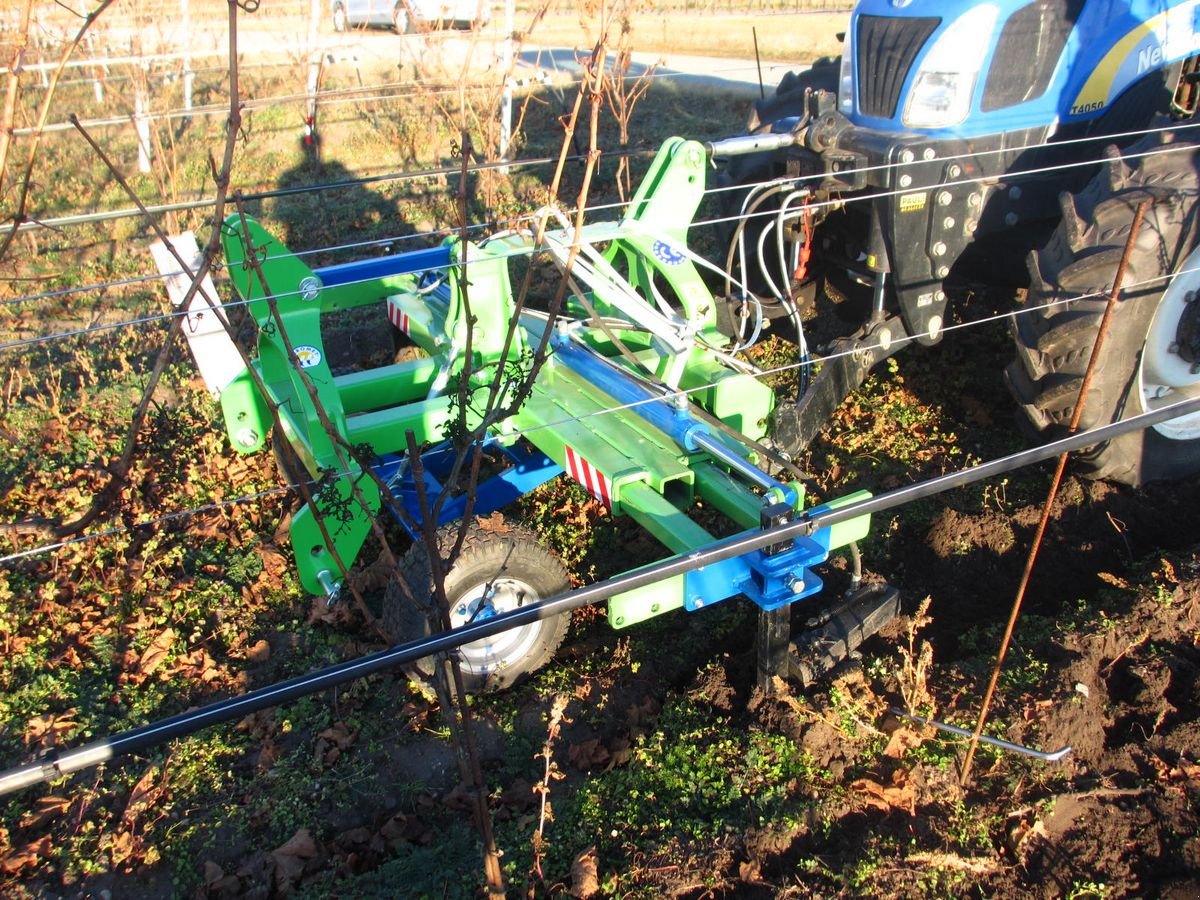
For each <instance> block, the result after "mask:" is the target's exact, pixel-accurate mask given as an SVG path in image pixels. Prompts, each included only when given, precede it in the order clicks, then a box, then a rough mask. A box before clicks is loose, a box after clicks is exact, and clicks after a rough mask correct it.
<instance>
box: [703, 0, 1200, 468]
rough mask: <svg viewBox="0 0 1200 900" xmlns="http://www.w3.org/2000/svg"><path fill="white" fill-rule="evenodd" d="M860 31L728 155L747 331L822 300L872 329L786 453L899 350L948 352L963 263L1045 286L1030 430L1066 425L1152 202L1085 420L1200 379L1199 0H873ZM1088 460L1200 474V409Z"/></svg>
mask: <svg viewBox="0 0 1200 900" xmlns="http://www.w3.org/2000/svg"><path fill="white" fill-rule="evenodd" d="M843 46H844V51H843V53H842V55H841V57H840V58H838V59H823V60H819V61H818V62H817V63H816V64H814V65H813V66H812V67H811V68H810V69H809V70H807V71H804V72H801V73H798V74H797V73H790V74H789V75H788V76H787V77H786V78H785V79H784V80H783V82H782V83H781V84H780V85H779V88H778V90H777V92H776V94H775V95H774V96H772V97H769V98H766V99H764V100H761V101H759V102H757V103H756V105H755V109H754V111H753V113H752V114H751V118H750V122H749V128H748V132H749V134H748V135H745V136H742V137H740V138H735V139H731V140H729V141H718V142H716V143H715V144H714V145H713V147H712V149H713V152H714V153H715V154H716V155H718V156H722V155H727V156H728V157H729V163H728V165H727V167H726V168H725V170H724V179H725V184H726V187H727V188H728V190H727V191H726V192H725V195H724V203H725V206H726V212H727V213H728V216H729V219H730V220H731V221H735V222H736V223H737V227H736V228H735V229H734V230H733V234H732V237H731V240H730V243H729V257H728V260H727V267H728V269H729V271H730V272H731V279H730V284H731V285H734V286H736V285H738V284H739V283H740V284H741V285H742V286H743V287H742V291H741V294H740V296H739V292H738V290H737V289H736V287H735V289H734V290H731V291H730V293H731V294H733V295H734V296H733V298H732V299H731V300H730V301H729V302H730V303H731V305H732V308H731V310H730V318H729V322H730V323H731V324H730V327H733V328H738V327H741V328H745V327H746V326H745V324H744V323H746V322H747V321H749V320H750V315H749V313H748V309H750V308H751V307H753V308H755V309H756V310H758V311H759V312H764V313H765V314H766V315H768V316H774V315H781V316H782V315H786V316H787V317H788V318H790V319H791V320H792V321H793V322H794V323H795V326H796V330H797V331H798V332H799V334H800V345H801V348H802V350H804V338H803V328H804V323H803V321H802V320H803V319H804V318H806V316H805V312H806V311H805V304H806V303H814V302H815V299H814V298H817V297H820V298H823V299H832V300H834V301H835V302H840V303H841V304H842V305H841V309H842V310H843V311H845V310H846V309H851V310H854V313H853V315H852V316H850V319H851V322H852V326H851V327H854V328H856V330H854V331H853V333H851V334H849V335H848V336H843V337H840V338H839V339H838V340H836V341H835V342H833V343H832V344H830V345H829V350H830V351H832V352H829V353H828V355H827V356H826V359H825V362H824V364H823V366H822V367H821V371H820V374H819V375H817V376H816V377H815V378H814V379H813V381H812V383H811V385H810V386H809V387H808V389H807V390H806V391H805V392H804V393H803V394H801V395H800V396H799V397H798V398H797V399H796V401H795V402H794V403H781V404H780V405H779V407H778V408H777V413H776V422H775V436H776V440H777V442H778V443H779V444H780V445H781V446H782V447H783V448H784V449H786V450H788V451H791V452H795V451H797V450H799V449H800V448H802V447H804V446H805V445H807V444H808V443H809V442H810V441H811V440H812V439H813V438H814V437H815V435H816V434H817V432H818V431H819V430H820V428H821V426H822V425H823V423H824V422H825V421H826V420H827V418H828V416H829V415H830V414H831V413H832V412H833V410H834V409H835V408H836V407H837V405H838V404H839V403H840V402H841V401H842V399H843V398H844V397H845V395H846V394H847V393H848V392H849V391H851V390H853V389H854V388H855V387H856V386H858V385H859V384H861V383H862V381H863V379H864V378H865V377H866V375H867V373H868V372H869V371H870V369H871V367H872V366H874V365H875V364H876V363H878V362H879V361H880V360H882V359H884V358H886V357H887V356H889V355H891V354H893V353H895V352H896V351H897V350H898V349H899V348H900V347H901V346H905V345H907V344H909V343H913V342H915V343H920V344H926V345H929V344H934V343H937V342H938V341H939V340H940V339H941V338H942V335H943V329H944V328H945V325H946V324H947V317H948V304H949V303H951V302H952V300H950V299H948V294H950V295H951V296H952V294H953V292H952V291H950V292H948V290H947V283H948V282H949V283H951V284H953V283H954V282H955V280H956V279H958V278H959V277H960V276H964V277H966V278H973V279H975V280H977V281H978V280H980V279H984V280H986V281H988V282H991V283H994V282H996V281H997V280H999V279H1004V280H1008V281H1010V282H1014V281H1015V282H1016V283H1018V286H1024V285H1027V286H1028V291H1027V294H1025V297H1024V300H1023V301H1022V303H1021V307H1020V308H1019V310H1018V314H1017V315H1015V316H1014V317H1013V319H1012V321H1013V322H1014V325H1013V338H1014V342H1015V351H1016V352H1015V359H1014V360H1013V362H1012V363H1011V365H1009V366H1008V368H1007V370H1006V372H1005V377H1006V381H1007V383H1008V385H1009V387H1010V389H1011V391H1012V393H1013V394H1014V395H1015V397H1016V399H1017V401H1018V403H1019V405H1020V410H1021V418H1022V419H1023V420H1024V422H1026V423H1027V424H1028V425H1030V426H1032V428H1033V429H1035V430H1036V431H1037V432H1040V433H1042V434H1043V435H1044V436H1046V437H1052V436H1056V435H1057V434H1060V433H1062V432H1063V431H1064V430H1065V428H1066V426H1067V423H1068V422H1069V420H1070V418H1071V413H1072V410H1073V408H1074V405H1075V403H1076V402H1077V399H1078V396H1079V392H1080V388H1081V383H1082V377H1083V373H1084V370H1085V368H1086V366H1087V363H1088V359H1089V356H1090V354H1091V348H1092V345H1093V342H1094V339H1095V336H1096V333H1097V330H1098V327H1099V322H1100V316H1101V313H1102V310H1103V308H1104V305H1105V299H1106V295H1107V293H1108V291H1109V290H1110V288H1111V286H1112V283H1113V280H1114V276H1115V272H1116V269H1117V265H1118V262H1119V260H1120V258H1121V256H1122V251H1123V248H1124V244H1125V242H1126V238H1127V236H1128V234H1129V231H1130V225H1131V221H1132V218H1133V214H1134V210H1135V208H1136V207H1137V206H1138V204H1139V203H1140V202H1141V201H1143V200H1149V201H1150V202H1151V205H1150V207H1149V211H1148V213H1147V215H1146V219H1145V223H1144V225H1143V226H1142V228H1141V229H1140V231H1139V234H1138V238H1137V242H1136V246H1135V248H1134V251H1133V254H1132V257H1131V261H1130V268H1129V271H1128V273H1127V275H1126V277H1125V280H1124V284H1125V291H1124V295H1123V297H1124V299H1123V300H1122V302H1121V303H1120V304H1119V306H1118V308H1117V312H1116V314H1115V319H1114V321H1113V323H1112V326H1111V331H1110V332H1109V337H1108V340H1107V341H1106V342H1105V343H1104V345H1103V348H1102V351H1101V352H1102V358H1101V365H1100V368H1099V370H1098V375H1097V376H1096V377H1095V379H1094V380H1093V382H1092V384H1091V386H1090V389H1089V394H1088V397H1087V400H1086V404H1085V414H1084V419H1083V421H1082V422H1081V426H1080V427H1081V428H1088V427H1092V426H1095V425H1101V424H1104V423H1106V422H1110V421H1116V420H1119V419H1122V418H1125V417H1127V416H1130V415H1133V414H1135V413H1139V412H1143V411H1147V410H1151V409H1154V408H1156V407H1159V406H1162V405H1164V404H1167V403H1171V402H1175V401H1178V400H1184V399H1189V398H1190V397H1193V396H1195V395H1197V394H1200V303H1196V302H1194V298H1196V297H1200V253H1194V252H1193V250H1194V248H1195V247H1196V245H1197V243H1200V226H1198V224H1197V222H1196V213H1197V211H1198V209H1197V203H1196V199H1197V190H1198V187H1200V175H1198V172H1197V166H1198V165H1200V155H1198V150H1200V134H1196V135H1193V132H1192V129H1193V128H1194V127H1195V125H1196V124H1197V120H1196V119H1195V116H1194V114H1195V112H1196V102H1197V96H1198V94H1197V88H1198V82H1200V71H1198V70H1200V65H1198V60H1200V55H1198V54H1200V0H1119V2H1118V0H1033V2H1029V0H991V2H978V0H860V2H859V3H858V4H857V6H856V8H855V10H854V12H853V15H852V17H851V19H850V26H849V30H848V31H847V33H846V34H845V36H844V41H843ZM748 142H756V143H754V144H753V145H752V147H753V149H754V150H755V152H752V153H747V152H746V151H747V149H750V148H751V144H750V143H748ZM1022 257H1025V258H1027V266H1026V265H1023V264H1022V262H1021V258H1022ZM1026 268H1027V269H1028V280H1027V281H1025V280H1024V277H1023V276H1024V274H1025V269H1026ZM1014 276H1016V277H1015V279H1014ZM1021 282H1023V285H1022V284H1020V283H1021ZM847 301H849V302H847ZM1081 460H1082V465H1083V468H1084V470H1085V472H1086V473H1087V474H1090V475H1092V476H1095V477H1103V478H1109V479H1113V480H1117V481H1122V482H1126V483H1129V484H1134V485H1137V484H1140V483H1143V482H1146V481H1150V480H1155V479H1162V478H1178V477H1184V476H1188V475H1193V474H1195V473H1197V472H1200V416H1194V415H1193V416H1185V417H1182V418H1179V419H1174V420H1171V421H1170V422H1167V423H1166V424H1164V425H1160V426H1156V427H1155V428H1152V429H1149V430H1147V431H1145V432H1142V433H1133V434H1130V435H1127V436H1123V437H1121V438H1118V439H1115V440H1112V441H1109V442H1108V443H1106V444H1103V445H1099V446H1095V447H1092V448H1090V449H1089V450H1087V451H1086V452H1084V453H1082V454H1081Z"/></svg>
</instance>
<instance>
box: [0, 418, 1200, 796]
mask: <svg viewBox="0 0 1200 900" xmlns="http://www.w3.org/2000/svg"><path fill="white" fill-rule="evenodd" d="M1194 412H1200V398H1196V399H1193V400H1187V401H1184V402H1181V403H1176V404H1173V405H1171V406H1167V407H1163V408H1161V409H1158V410H1154V411H1152V412H1148V413H1142V414H1141V415H1138V416H1134V417H1131V418H1129V419H1126V420H1124V421H1122V422H1115V423H1113V424H1111V425H1105V426H1103V427H1101V428H1095V429H1092V430H1091V431H1086V432H1082V433H1080V434H1077V435H1073V436H1071V437H1067V438H1063V439H1062V440H1059V441H1055V442H1053V443H1050V444H1046V445H1044V446H1042V447H1035V448H1034V449H1032V450H1025V451H1022V452H1020V453H1014V454H1012V455H1010V456H1005V457H1002V458H1000V459H996V460H993V461H991V462H988V463H984V464H983V465H981V466H976V467H974V468H971V469H962V470H960V471H958V472H952V473H950V474H949V475H943V476H941V477H940V478H934V479H931V480H929V481H925V482H921V483H919V484H915V485H910V486H908V487H903V488H899V489H897V490H894V491H890V492H888V493H886V494H880V495H879V496H877V497H872V498H871V499H869V500H863V501H861V502H858V503H852V504H848V505H847V506H845V507H842V508H840V509H829V510H824V511H821V512H818V513H816V514H812V513H808V514H804V513H802V514H800V515H799V516H798V517H797V518H796V519H795V520H793V521H792V522H789V523H787V524H785V525H780V526H777V527H775V528H769V529H764V530H763V531H758V532H750V533H744V534H741V535H738V536H736V537H733V538H728V539H726V540H723V541H717V542H715V543H713V544H711V545H710V546H708V547H705V548H703V549H701V550H697V551H695V552H693V553H685V554H682V555H679V556H676V557H672V558H671V559H667V560H664V561H663V562H660V563H657V564H654V565H651V566H647V567H645V568H643V569H639V570H636V571H633V572H627V573H625V574H623V575H619V576H617V577H615V578H610V579H608V580H607V581H601V582H597V583H596V584H592V585H588V586H587V587H582V588H579V589H577V590H575V591H572V592H570V593H567V594H560V595H559V596H557V597H552V598H550V599H548V600H545V601H543V602H541V603H538V604H535V605H533V606H527V607H522V608H521V609H516V610H513V611H511V612H507V613H501V614H499V615H497V616H494V617H492V618H489V619H485V620H482V621H478V622H475V623H473V624H470V625H465V626H463V627H461V628H455V629H454V630H452V631H447V632H443V633H442V634H438V635H433V636H431V637H428V638H423V639H421V640H416V641H408V642H407V643H404V644H399V645H397V646H395V647H392V648H391V649H389V650H382V651H380V652H378V653H372V654H369V655H367V656H364V657H362V658H360V659H356V660H352V661H351V662H348V663H342V664H340V665H336V666H330V667H329V668H326V669H322V670H320V671H318V672H313V673H311V674H308V675H302V676H299V677H296V678H292V679H289V680H287V681H282V682H280V683H279V684H275V685H271V686H270V687H265V688H261V689H259V690H257V691H251V692H250V693H247V694H244V695H242V696H241V697H235V698H233V699H231V700H223V701H221V702H218V703H213V704H211V705H209V706H207V707H203V708H202V709H199V710H195V711H191V712H184V713H179V714H178V715H175V716H171V717H170V718H167V719H163V720H162V721H160V722H154V723H151V724H149V725H144V726H142V727H141V728H135V729H133V730H131V731H126V732H123V733H121V734H117V735H113V736H112V737H107V738H102V739H101V740H98V741H93V742H92V743H90V744H86V745H84V746H83V747H79V748H77V749H75V750H67V751H65V752H63V753H61V754H58V753H56V754H51V755H49V756H46V757H44V758H42V759H39V760H36V761H34V762H31V763H26V764H25V765H23V766H19V767H16V768H13V769H10V770H8V771H7V772H3V773H0V795H3V794H9V793H12V792H14V791H19V790H22V789H23V788H27V787H31V786H32V785H35V784H38V783H40V782H43V781H49V780H52V779H54V778H57V777H59V776H61V775H66V774H69V773H71V772H77V771H79V770H80V769H85V768H88V767H90V766H94V765H98V764H99V763H102V762H106V761H107V760H110V759H113V758H114V757H116V756H120V755H122V754H125V753H134V752H137V751H139V750H142V749H145V748H147V747H151V746H154V745H156V744H160V743H163V742H164V741H168V740H171V739H173V738H177V737H182V736H183V735H186V734H191V733H192V732H194V731H198V730H200V729H201V728H205V727H207V726H209V725H216V724H219V723H221V722H228V721H231V720H235V719H241V718H243V717H244V716H247V715H249V714H250V713H252V712H256V711H258V710H261V709H267V708H269V707H272V706H278V705H279V704H282V703H287V702H289V701H291V700H294V699H296V698H298V697H303V696H305V695H308V694H313V693H317V692H319V691H322V690H325V689H326V688H330V687H335V686H337V685H340V684H344V683H346V682H347V681H352V680H354V679H356V678H362V677H364V676H367V675H371V674H374V673H375V672H381V671H384V670H387V669H393V668H397V667H399V666H403V665H405V664H407V663H412V662H415V661H416V660H419V659H423V658H424V657H426V656H434V655H437V654H440V653H448V652H450V651H452V650H454V649H456V648H458V647H461V646H463V645H464V644H469V643H472V642H474V641H478V640H482V639H483V638H487V637H491V636H492V635H495V634H499V633H501V632H503V631H507V630H509V629H511V628H518V627H521V626H523V625H529V624H532V623H533V622H537V621H540V620H541V619H547V618H549V617H551V616H558V615H562V614H564V613H568V612H571V611H572V610H575V609H580V608H582V607H584V606H591V605H593V604H595V603H599V602H600V601H602V600H607V599H608V598H609V597H612V596H613V595H614V594H619V593H622V592H624V591H631V590H634V589H636V588H640V587H645V586H647V585H650V584H654V583H656V582H658V581H661V580H663V579H665V578H670V577H673V576H675V575H680V574H683V573H685V572H690V571H693V570H696V569H700V568H703V567H704V566H707V565H711V564H713V563H716V562H720V561H721V560H725V559H731V558H733V557H735V556H740V555H742V554H744V553H749V552H750V551H752V550H758V549H761V548H762V547H765V546H768V545H770V544H774V543H778V542H779V541H780V540H783V539H786V538H791V537H802V536H807V535H810V534H812V533H813V532H815V531H816V530H817V529H819V528H826V527H829V526H832V525H836V524H838V523H839V522H845V521H849V520H851V519H855V518H858V517H860V516H863V515H867V514H873V513H876V512H883V511H885V510H889V509H894V508H895V507H898V506H902V505H904V504H906V503H911V502H913V501H914V500H917V499H921V498H924V497H930V496H933V495H935V494H939V493H943V492H945V491H949V490H952V489H954V488H958V487H963V486H965V485H968V484H974V483H975V482H978V481H984V480H986V479H988V478H993V477H995V476H997V475H1003V474H1005V473H1007V472H1011V471H1014V470H1015V469H1019V468H1022V467H1024V466H1028V465H1031V464H1033V463H1037V462H1041V461H1042V460H1045V459H1050V458H1052V457H1056V456H1058V455H1059V454H1062V453H1066V452H1070V451H1072V450H1077V449H1079V448H1081V447H1088V446H1091V445H1093V444H1098V443H1102V442H1104V441H1107V440H1111V439H1112V438H1115V437H1117V436H1119V435H1122V434H1127V433H1130V432H1133V431H1138V430H1142V429H1145V428H1149V427H1151V426H1153V425H1156V424H1159V423H1161V422H1166V421H1169V420H1171V419H1174V418H1178V417H1179V416H1183V415H1187V414H1189V413H1194Z"/></svg>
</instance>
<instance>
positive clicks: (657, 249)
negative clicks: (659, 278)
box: [650, 241, 687, 266]
mask: <svg viewBox="0 0 1200 900" xmlns="http://www.w3.org/2000/svg"><path fill="white" fill-rule="evenodd" d="M650 249H651V250H653V251H654V256H655V257H656V258H657V259H658V260H659V261H660V262H664V263H666V264H667V265H668V266H678V265H680V264H681V263H682V262H683V261H684V260H685V259H687V255H686V254H685V253H684V252H683V251H682V250H676V249H675V248H674V247H672V246H671V245H670V244H668V243H667V242H666V241H655V242H654V246H653V247H651V248H650Z"/></svg>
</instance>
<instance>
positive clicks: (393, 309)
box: [388, 301, 409, 334]
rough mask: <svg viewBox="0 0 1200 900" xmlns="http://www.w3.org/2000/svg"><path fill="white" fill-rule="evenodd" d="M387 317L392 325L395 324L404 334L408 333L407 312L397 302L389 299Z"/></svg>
mask: <svg viewBox="0 0 1200 900" xmlns="http://www.w3.org/2000/svg"><path fill="white" fill-rule="evenodd" d="M388 318H389V319H390V320H391V322H392V324H393V325H395V326H396V327H397V328H399V329H400V330H401V331H403V332H404V333H405V334H408V331H409V329H408V326H409V320H408V313H406V312H405V311H404V310H402V309H401V308H400V307H399V305H398V304H395V303H392V302H390V301H389V302H388Z"/></svg>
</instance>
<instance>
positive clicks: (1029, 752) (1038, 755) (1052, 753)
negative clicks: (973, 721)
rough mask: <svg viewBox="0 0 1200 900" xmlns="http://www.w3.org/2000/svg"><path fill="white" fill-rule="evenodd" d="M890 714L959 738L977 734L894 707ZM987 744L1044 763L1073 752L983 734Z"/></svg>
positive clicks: (981, 737)
mask: <svg viewBox="0 0 1200 900" xmlns="http://www.w3.org/2000/svg"><path fill="white" fill-rule="evenodd" d="M890 712H891V713H892V715H894V716H900V718H902V719H911V720H912V721H914V722H917V723H919V724H921V725H928V726H929V727H930V728H936V729H938V731H946V732H949V733H950V734H957V735H958V736H959V737H965V738H974V737H975V734H974V732H972V731H971V730H970V729H969V728H959V727H958V726H957V725H951V724H950V723H949V722H939V721H938V720H937V719H927V718H925V717H924V716H917V715H913V714H912V713H906V712H905V711H904V710H902V709H896V707H894V706H893V707H892V708H891V710H890ZM977 739H978V740H979V741H982V742H983V743H985V744H989V745H991V746H992V747H998V748H1000V749H1001V750H1009V751H1011V752H1013V753H1020V754H1021V755H1022V756H1030V757H1032V758H1033V759H1040V760H1041V761H1042V762H1058V761H1059V760H1060V759H1064V758H1065V757H1066V756H1067V754H1069V753H1070V752H1071V747H1070V745H1068V746H1066V747H1061V748H1059V749H1058V750H1048V751H1042V750H1034V749H1033V748H1032V747H1022V746H1021V745H1020V744H1014V743H1013V742H1012V741H1002V740H1001V739H1000V738H994V737H990V736H988V735H986V734H981V735H979V736H978V738H977Z"/></svg>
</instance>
